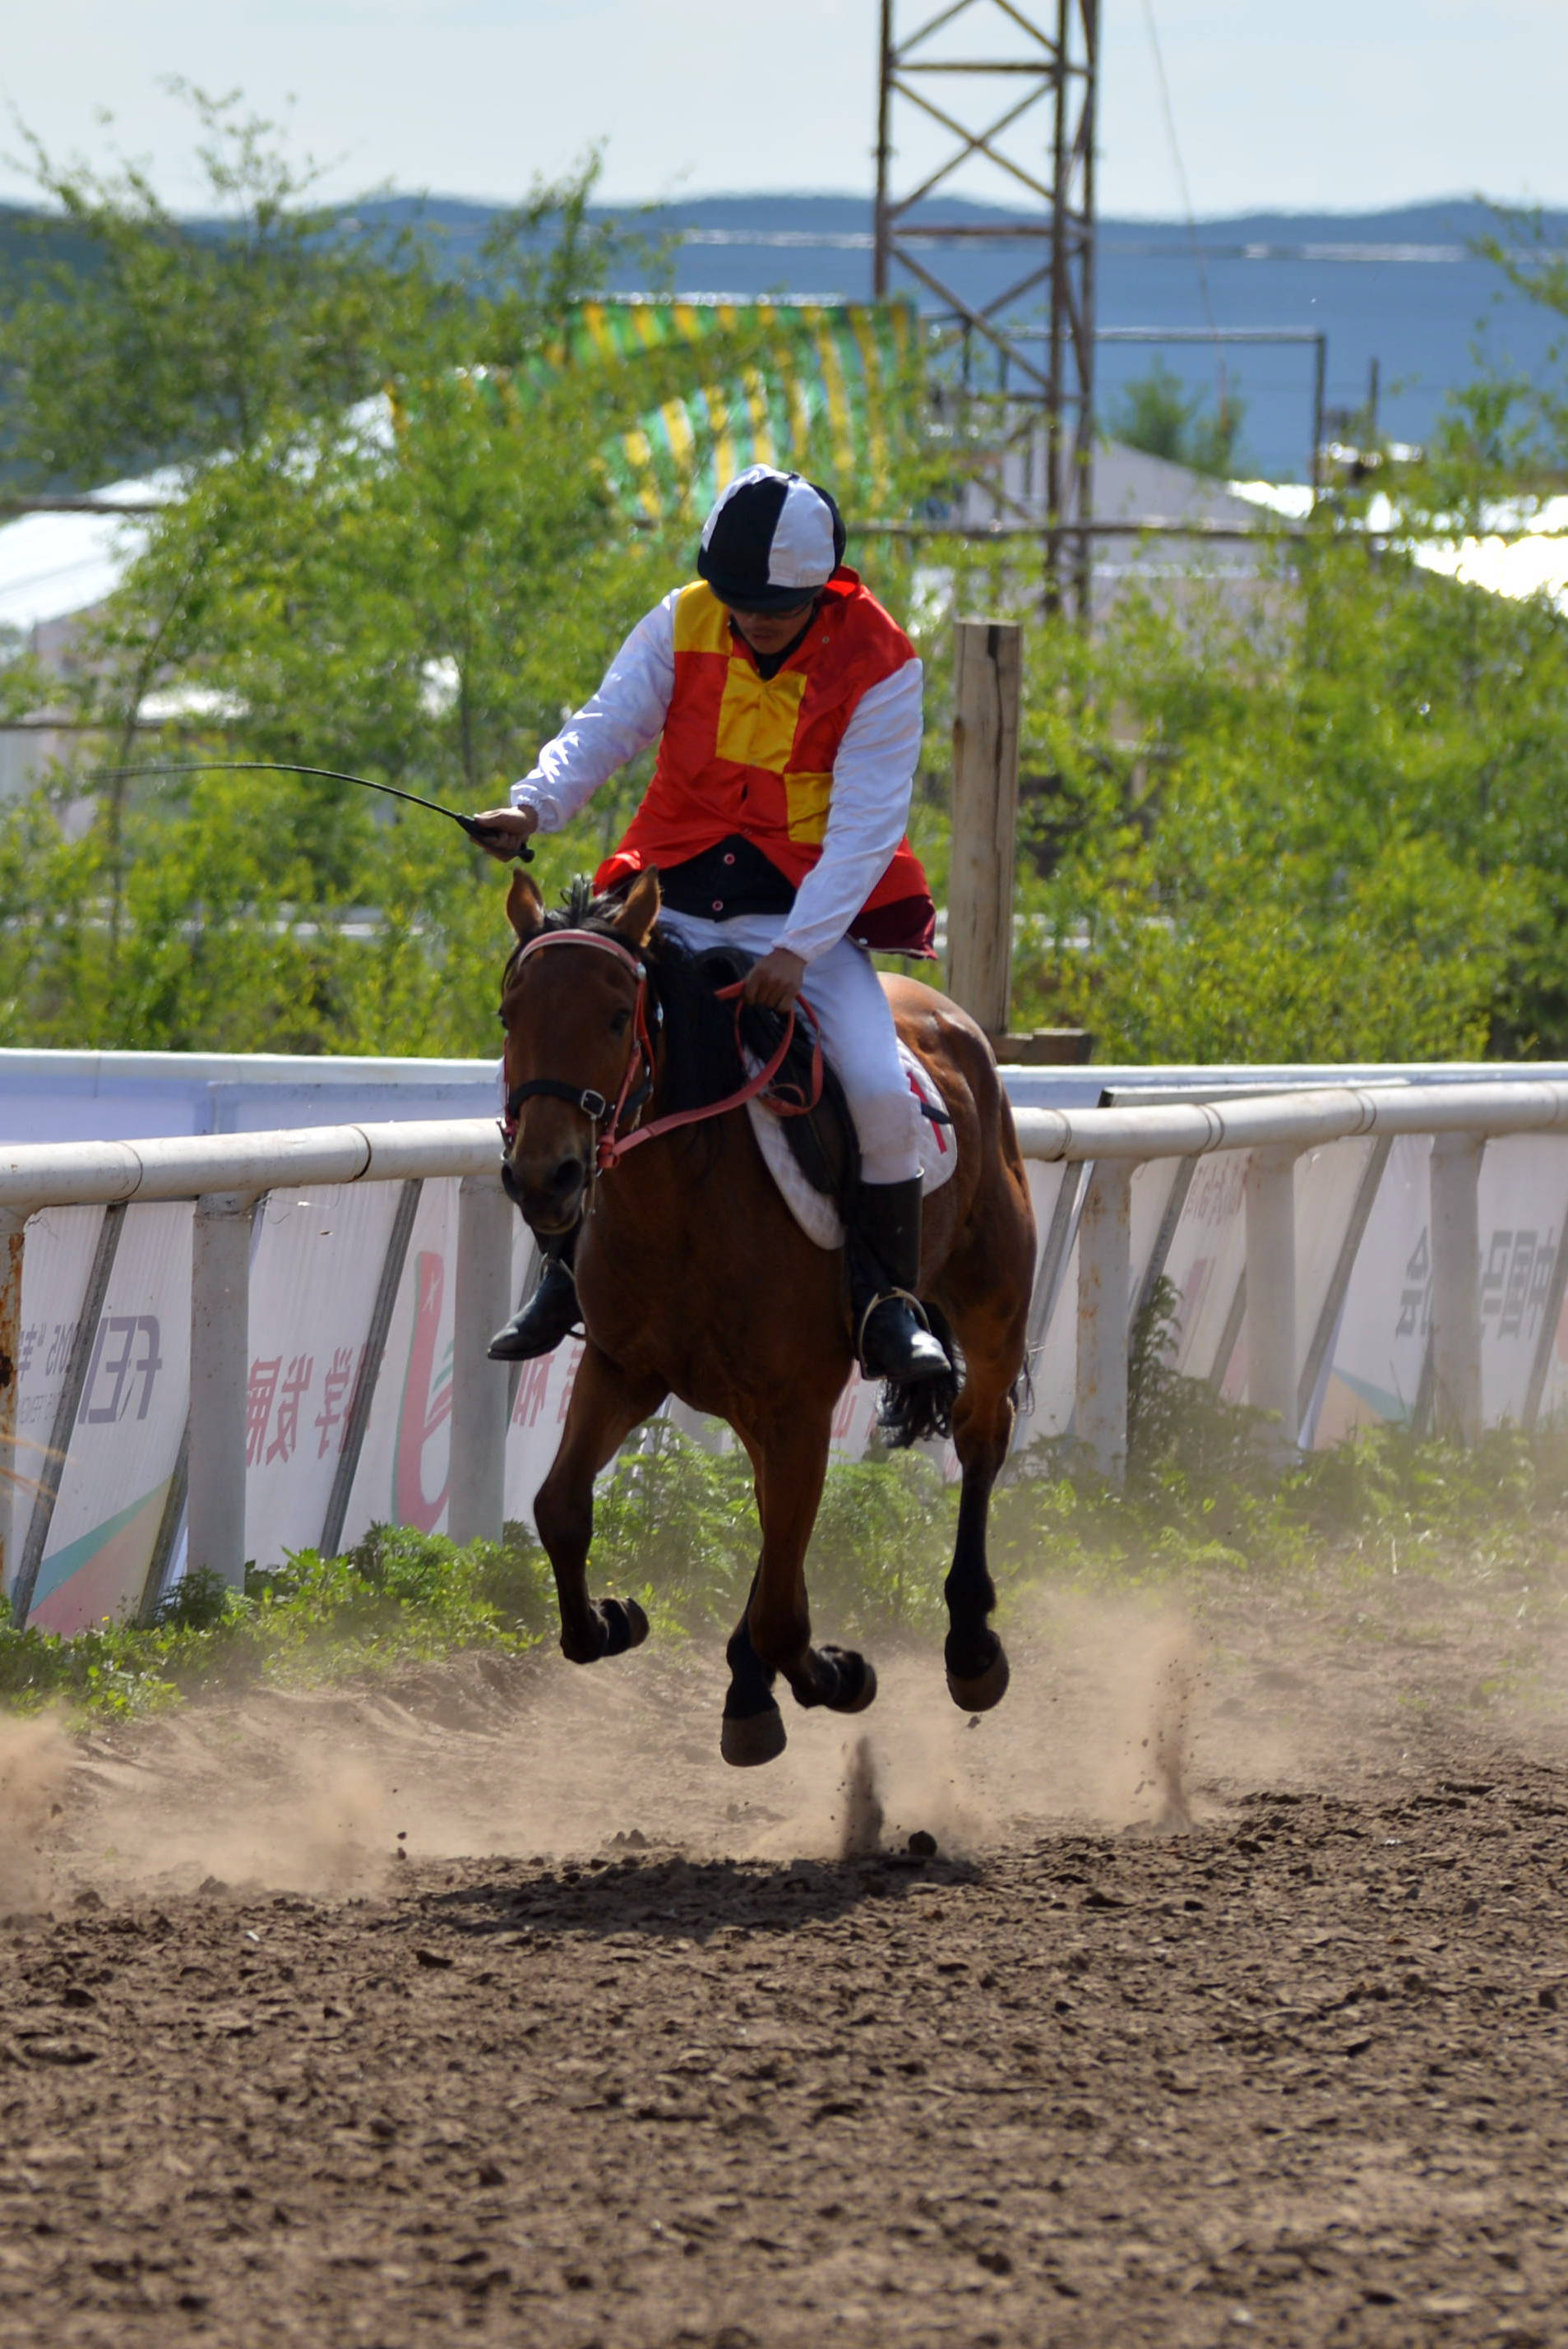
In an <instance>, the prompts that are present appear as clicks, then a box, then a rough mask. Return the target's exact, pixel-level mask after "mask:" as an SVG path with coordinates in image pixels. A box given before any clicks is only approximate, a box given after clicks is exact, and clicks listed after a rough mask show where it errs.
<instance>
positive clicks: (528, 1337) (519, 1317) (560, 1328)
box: [486, 1225, 583, 1362]
mask: <svg viewBox="0 0 1568 2349" xmlns="http://www.w3.org/2000/svg"><path fill="white" fill-rule="evenodd" d="M539 1245H540V1247H542V1248H543V1249H544V1252H545V1268H544V1270H543V1272H541V1274H540V1275H539V1286H538V1288H536V1289H535V1291H534V1294H533V1296H532V1297H531V1298H530V1299H528V1302H527V1303H526V1305H522V1306H519V1307H518V1309H517V1310H516V1312H515V1313H514V1315H513V1316H512V1319H511V1320H510V1321H508V1322H507V1324H506V1326H505V1328H504V1330H497V1331H496V1332H495V1335H494V1337H493V1338H492V1340H491V1341H490V1344H489V1346H488V1347H487V1349H486V1351H487V1352H488V1354H489V1356H490V1359H491V1361H493V1362H531V1361H533V1360H534V1359H535V1355H538V1354H547V1353H549V1352H550V1351H551V1350H553V1349H554V1348H555V1347H556V1346H558V1345H559V1344H560V1342H561V1340H562V1339H563V1338H568V1337H570V1335H571V1333H572V1331H573V1330H575V1329H576V1327H577V1324H578V1323H579V1321H581V1319H582V1318H583V1317H582V1315H581V1313H580V1312H579V1311H578V1309H577V1284H576V1279H575V1278H574V1277H573V1273H572V1259H573V1257H575V1256H576V1251H577V1226H576V1225H574V1226H573V1227H572V1229H571V1230H570V1231H569V1232H567V1233H566V1237H564V1238H562V1239H552V1240H542V1241H541V1242H540V1244H539Z"/></svg>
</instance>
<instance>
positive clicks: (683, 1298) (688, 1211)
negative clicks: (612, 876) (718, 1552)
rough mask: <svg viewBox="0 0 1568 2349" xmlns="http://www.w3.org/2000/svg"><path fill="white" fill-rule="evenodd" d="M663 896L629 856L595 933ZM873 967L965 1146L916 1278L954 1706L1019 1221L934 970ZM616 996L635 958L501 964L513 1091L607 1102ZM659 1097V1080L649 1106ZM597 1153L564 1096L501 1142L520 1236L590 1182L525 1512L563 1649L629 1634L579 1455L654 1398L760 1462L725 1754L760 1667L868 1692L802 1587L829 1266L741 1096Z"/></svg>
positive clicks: (980, 1569)
mask: <svg viewBox="0 0 1568 2349" xmlns="http://www.w3.org/2000/svg"><path fill="white" fill-rule="evenodd" d="M658 910H659V892H658V882H657V878H656V876H654V875H652V874H645V875H644V876H643V877H642V878H641V879H640V880H639V883H638V884H637V885H636V887H635V888H634V889H633V890H632V891H631V893H630V895H628V899H627V901H626V903H625V905H624V906H623V907H622V908H621V909H620V911H619V913H618V916H616V918H615V921H614V926H613V933H612V934H613V935H615V936H618V937H619V938H620V939H622V940H623V941H624V942H625V943H627V944H628V945H630V946H632V947H642V946H644V945H645V944H646V943H647V941H648V939H649V936H650V935H651V933H652V929H653V926H654V923H655V921H656V920H657V916H658ZM507 911H508V915H509V916H510V918H511V921H512V926H513V928H514V931H515V932H516V934H517V936H518V938H519V940H520V941H521V942H523V943H526V942H527V941H528V940H529V939H530V938H532V937H534V936H536V935H537V933H538V932H539V930H540V928H541V927H542V926H543V923H544V908H543V905H542V903H541V901H540V898H539V895H538V893H537V891H536V890H535V887H534V885H533V883H532V882H531V881H530V880H529V879H528V878H527V876H526V875H524V874H518V875H517V876H516V878H515V879H514V883H513V885H512V891H511V895H510V896H509V899H508V904H507ZM885 984H886V985H887V987H888V995H889V998H890V1000H891V1002H892V1005H893V1009H894V1015H895V1018H896V1019H897V1021H898V1029H899V1032H900V1033H901V1034H902V1036H903V1037H904V1038H905V1040H906V1041H907V1042H908V1043H909V1045H910V1047H911V1048H912V1050H914V1051H915V1052H916V1053H917V1054H918V1055H919V1058H920V1059H921V1060H922V1061H924V1062H925V1063H926V1065H927V1066H928V1067H929V1069H930V1071H931V1072H932V1075H933V1076H934V1078H935V1079H936V1081H937V1084H938V1086H939V1088H940V1092H941V1095H942V1099H943V1101H944V1102H945V1103H946V1105H947V1108H948V1111H949V1113H950V1116H951V1118H952V1120H953V1123H954V1128H955V1132H956V1139H957V1143H958V1148H959V1171H958V1173H957V1174H956V1176H955V1177H954V1179H953V1180H952V1181H951V1182H950V1183H949V1184H947V1185H944V1186H943V1188H942V1189H941V1190H940V1191H939V1192H937V1193H936V1194H934V1195H933V1197H932V1199H931V1200H930V1202H929V1206H928V1213H927V1218H926V1227H925V1234H924V1244H923V1249H922V1261H921V1280H920V1288H921V1293H922V1295H923V1296H925V1297H927V1298H928V1299H929V1300H930V1301H931V1302H933V1303H934V1304H936V1305H937V1306H939V1307H940V1309H942V1311H943V1312H944V1313H945V1314H946V1316H947V1318H948V1319H949V1321H950V1324H951V1327H952V1329H953V1331H954V1333H955V1334H956V1337H957V1339H958V1341H959V1344H960V1346H961V1350H962V1352H963V1356H964V1362H965V1375H964V1380H963V1384H962V1387H961V1392H960V1394H959V1398H958V1402H957V1403H956V1405H955V1408H954V1413H953V1440H954V1444H955V1445H956V1447H957V1451H958V1455H959V1460H960V1464H961V1469H962V1474H963V1497H962V1503H961V1513H960V1531H959V1541H958V1548H957V1552H956V1554H955V1557H954V1563H953V1570H952V1572H951V1574H950V1577H949V1580H948V1585H947V1591H948V1599H949V1605H950V1615H951V1621H952V1628H951V1630H950V1636H949V1641H948V1666H949V1679H950V1685H951V1687H952V1692H953V1694H954V1697H955V1700H956V1701H957V1702H961V1703H964V1704H969V1705H984V1704H988V1703H993V1702H996V1700H997V1698H998V1697H999V1696H1000V1695H1001V1693H1002V1689H1003V1687H1004V1686H1005V1676H1006V1664H1005V1660H1004V1658H1002V1651H1001V1649H1000V1645H999V1643H998V1642H997V1640H996V1637H995V1634H994V1633H993V1632H992V1631H991V1630H990V1629H989V1626H988V1624H987V1622H986V1617H987V1616H988V1614H989V1612H990V1609H991V1608H992V1605H993V1603H994V1593H993V1591H992V1586H991V1581H990V1577H989V1575H988V1573H987V1571H986V1567H985V1551H984V1527H985V1516H986V1508H987V1504H988V1501H989V1496H990V1492H991V1487H992V1483H993V1481H994V1479H995V1476H996V1475H997V1472H998V1470H999V1469H1000V1468H1001V1466H1002V1461H1003V1459H1004V1458H1005V1456H1006V1451H1007V1445H1008V1442H1009V1439H1010V1436H1011V1433H1012V1389H1013V1387H1014V1385H1015V1383H1016V1381H1017V1380H1018V1378H1019V1375H1020V1373H1021V1371H1022V1370H1023V1357H1024V1342H1025V1325H1026V1320H1027V1314H1028V1306H1029V1296H1030V1287H1031V1279H1032V1275H1033V1261H1034V1226H1033V1213H1032V1210H1031V1206H1030V1200H1029V1190H1028V1184H1027V1180H1026V1177H1025V1174H1024V1169H1023V1159H1022V1157H1021V1155H1020V1154H1019V1150H1018V1144H1017V1140H1016V1136H1015V1134H1014V1133H1013V1127H1012V1112H1011V1111H1010V1110H1009V1107H1008V1103H1007V1099H1006V1096H1005V1094H1004V1093H1003V1092H1002V1086H1001V1082H1000V1080H999V1078H998V1076H997V1072H996V1067H995V1063H994V1061H993V1060H992V1054H991V1050H990V1047H989V1046H988V1045H987V1043H986V1040H985V1038H984V1037H983V1035H982V1034H981V1031H980V1030H979V1029H978V1028H977V1027H976V1026H975V1025H974V1023H973V1022H972V1021H971V1019H968V1018H966V1016H965V1015H964V1014H963V1013H962V1012H961V1011H960V1010H959V1009H958V1008H957V1007H956V1006H955V1005H954V1004H951V1003H950V1002H948V1001H947V1000H946V999H944V998H943V997H941V996H940V995H938V994H936V993H935V992H934V991H933V990H932V989H931V988H927V987H923V986H920V985H919V984H918V983H916V982H915V981H913V980H909V979H893V980H890V981H887V982H885ZM634 995H635V983H634V981H633V979H632V978H631V976H630V974H629V973H628V972H627V971H626V970H625V969H624V968H622V967H620V966H618V963H617V961H616V960H615V959H614V958H613V957H609V956H607V955H605V954H602V953H599V952H596V951H594V950H592V949H588V948H585V949H584V950H582V951H581V952H579V953H576V954H574V953H572V952H570V951H569V950H568V949H567V948H566V947H564V946H563V947H560V948H559V949H554V950H552V951H550V952H548V953H545V954H540V955H535V956H532V957H528V958H527V960H526V961H525V962H524V963H522V964H521V965H518V964H516V963H514V966H513V968H512V969H511V971H510V972H509V978H508V985H507V988H506V992H505V997H504V1004H503V1018H504V1022H505V1026H506V1033H507V1043H506V1050H507V1083H508V1086H509V1088H511V1087H514V1086H516V1085H517V1084H520V1083H521V1082H523V1081H524V1080H525V1079H527V1078H530V1077H534V1076H539V1075H550V1076H554V1077H556V1078H560V1079H564V1080H566V1081H569V1082H570V1083H571V1084H572V1085H574V1086H591V1087H593V1088H595V1089H596V1090H597V1091H599V1092H603V1093H604V1094H605V1095H606V1096H607V1098H609V1099H612V1100H613V1099H614V1097H615V1095H616V1093H617V1092H618V1090H619V1087H620V1083H621V1080H622V1077H623V1074H624V1071H625V1068H626V1062H627V1055H628V1051H630V1050H632V1049H633V1045H632V1030H631V1023H630V1020H629V1019H628V1012H629V1010H630V1009H631V1006H632V1004H633V1000H634ZM657 1109H658V1094H657V1092H656V1093H655V1098H654V1102H653V1104H652V1107H651V1111H650V1112H649V1113H656V1112H657ZM593 1146H594V1133H593V1130H592V1127H591V1125H590V1123H589V1121H588V1119H587V1117H586V1116H585V1115H584V1114H583V1113H582V1112H580V1111H579V1110H577V1109H576V1108H575V1107H573V1106H571V1105H570V1104H568V1103H567V1102H561V1101H556V1100H553V1099H550V1098H547V1097H540V1096H535V1097H534V1098H532V1099H530V1100H529V1101H527V1102H525V1103H524V1105H523V1106H522V1109H521V1112H520V1114H519V1117H518V1122H517V1127H516V1133H515V1135H514V1140H513V1143H512V1146H511V1150H510V1154H509V1166H510V1174H511V1180H512V1183H513V1185H514V1195H515V1196H517V1197H518V1198H519V1200H520V1203H521V1204H522V1206H523V1208H524V1214H525V1215H526V1216H528V1218H529V1221H530V1222H531V1223H532V1224H533V1225H534V1226H535V1229H537V1230H540V1231H543V1232H549V1231H552V1230H557V1229H559V1228H561V1227H562V1226H563V1225H564V1224H569V1223H570V1222H571V1221H572V1220H573V1219H574V1217H575V1216H576V1212H577V1209H578V1206H579V1205H580V1201H581V1198H582V1195H583V1192H584V1191H585V1189H586V1190H587V1193H588V1198H589V1206H588V1212H587V1216H586V1218H585V1221H584V1226H583V1230H582V1234H581V1237H580V1239H579V1242H578V1247H577V1254H576V1270H577V1289H578V1295H579V1298H580V1300H581V1304H582V1310H583V1318H584V1324H585V1328H586V1330H587V1344H586V1347H585V1350H584V1353H583V1358H582V1361H581V1362H580V1364H579V1366H578V1370H577V1376H576V1385H575V1388H574V1390H573V1394H572V1400H571V1404H570V1407H569V1410H568V1413H567V1418H566V1430H565V1433H564V1434H563V1437H562V1441H561V1447H560V1450H559V1452H558V1454H557V1455H556V1461H555V1464H554V1465H553V1466H552V1468H551V1470H550V1472H549V1475H547V1476H546V1478H545V1483H544V1485H543V1486H542V1487H541V1488H540V1491H539V1494H538V1496H537V1499H536V1501H535V1521H536V1523H537V1526H538V1530H539V1535H540V1538H541V1540H542V1541H543V1542H544V1544H545V1548H546V1550H547V1551H548V1553H549V1556H550V1559H551V1562H552V1565H553V1566H554V1568H555V1571H556V1584H557V1588H558V1591H559V1596H560V1604H561V1644H562V1646H563V1648H564V1650H565V1651H566V1654H567V1655H568V1656H570V1657H572V1658H573V1659H574V1661H578V1662H588V1661H593V1660H594V1659H595V1658H597V1657H598V1656H600V1655H602V1654H604V1653H606V1652H607V1651H608V1650H610V1649H613V1648H616V1647H619V1646H624V1645H626V1644H628V1635H627V1633H626V1630H625V1622H624V1618H625V1610H624V1609H618V1607H617V1605H616V1602H613V1601H611V1602H607V1603H600V1604H599V1605H596V1604H595V1603H594V1602H592V1601H590V1599H589V1598H588V1594H587V1571H586V1569H587V1551H588V1544H589V1540H590V1537H591V1535H592V1529H593V1479H594V1477H595V1475H596V1474H597V1471H598V1470H599V1469H600V1468H601V1467H603V1465H604V1464H605V1463H606V1462H607V1460H608V1459H609V1458H610V1456H611V1455H612V1454H613V1453H614V1452H615V1451H616V1450H617V1448H618V1446H619V1444H621V1443H622V1442H623V1441H624V1440H625V1438H626V1437H627V1436H628V1434H629V1433H630V1432H631V1430H632V1429H633V1428H634V1427H636V1426H638V1425H639V1423H641V1422H642V1421H643V1420H645V1419H647V1418H648V1417H649V1414H650V1413H653V1412H655V1411H656V1410H657V1409H658V1408H659V1404H660V1403H661V1402H663V1401H664V1399H665V1397H666V1395H667V1394H671V1393H673V1394H675V1395H676V1396H678V1397H679V1398H680V1401H681V1402H685V1403H688V1404H690V1405H691V1406H692V1407H693V1408H694V1409H696V1410H698V1411H702V1412H709V1413H713V1414H714V1415H715V1416H716V1417H718V1418H721V1419H723V1420H726V1421H727V1422H728V1423H729V1424H730V1425H731V1426H732V1427H733V1429H734V1430H735V1432H736V1434H737V1435H738V1436H739V1438H740V1440H741V1442H742V1444H744V1445H745V1447H746V1450H747V1452H748V1453H749V1454H750V1455H751V1459H752V1462H753V1467H754V1470H755V1474H756V1491H757V1506H758V1512H759V1515H760V1517H761V1520H762V1530H763V1545H762V1554H761V1557H760V1559H759V1563H758V1570H757V1576H756V1579H755V1582H754V1584H753V1592H752V1598H751V1602H750V1606H749V1608H748V1610H747V1615H746V1618H745V1619H744V1621H743V1623H742V1625H741V1626H740V1627H739V1629H738V1630H737V1633H736V1638H735V1640H732V1643H731V1664H732V1671H733V1674H734V1678H733V1682H732V1688H731V1692H730V1700H729V1702H728V1704H727V1706H726V1735H725V1746H726V1751H727V1752H729V1753H730V1754H731V1755H732V1758H734V1759H742V1760H749V1759H753V1758H755V1759H766V1758H768V1755H769V1754H771V1753H775V1752H777V1751H778V1750H779V1748H780V1746H782V1744H783V1733H782V1725H780V1724H779V1723H778V1716H777V1713H776V1708H775V1707H774V1703H773V1700H772V1695H771V1683H772V1680H773V1676H774V1673H775V1672H783V1673H784V1677H785V1678H786V1679H787V1680H788V1682H790V1685H791V1687H792V1688H793V1690H794V1693H795V1695H796V1697H797V1698H798V1699H799V1700H800V1701H801V1702H803V1703H806V1704H817V1703H826V1704H828V1705H832V1706H835V1707H836V1708H838V1709H842V1710H857V1709H858V1707H859V1705H860V1704H861V1703H864V1702H869V1698H870V1693H871V1692H874V1689H875V1680H874V1676H872V1675H870V1674H869V1672H868V1670H867V1667H866V1666H865V1665H864V1664H863V1662H862V1660H861V1659H859V1658H858V1657H856V1656H854V1655H852V1654H849V1653H847V1652H846V1651H838V1650H828V1651H822V1650H819V1649H816V1648H814V1646H813V1644H812V1638H811V1619H810V1611H809V1608H808V1604H807V1598H806V1588H805V1553H806V1547H807V1544H808V1542H809V1540H810V1537H811V1530H812V1526H813V1524H814V1523H815V1516H816V1509H817V1504H818V1501H819V1499H820V1496H821V1492H822V1484H823V1478H824V1476H825V1475H826V1466H827V1457H828V1444H829V1431H830V1425H831V1421H832V1417H833V1412H834V1407H835V1404H836V1402H837V1399H838V1397H839V1395H840V1393H841V1392H842V1391H843V1388H844V1385H845V1381H846V1379H847V1378H848V1377H849V1375H850V1373H851V1371H852V1370H853V1368H854V1357H853V1353H852V1350H851V1345H850V1333H849V1321H848V1315H847V1311H846V1302H845V1295H844V1282H843V1272H842V1265H841V1260H840V1257H838V1256H837V1255H836V1254H835V1253H828V1252H825V1251H824V1250H822V1249H820V1248H818V1247H815V1245H814V1244H813V1243H812V1242H811V1241H810V1240H808V1239H807V1238H806V1237H805V1234H804V1233H803V1232H802V1231H801V1230H800V1229H799V1227H798V1226H797V1225H796V1224H795V1222H794V1218H793V1217H792V1216H791V1215H790V1213H789V1211H788V1209H787V1208H786V1207H785V1206H784V1202H783V1201H782V1200H781V1199H780V1197H779V1195H778V1193H777V1191H776V1189H775V1187H774V1183H773V1180H772V1177H771V1176H770V1175H769V1174H768V1172H767V1169H766V1167H765V1165H764V1164H763V1159H762V1155H761V1154H760V1152H759V1151H758V1149H757V1145H756V1143H755V1141H754V1139H753V1135H752V1132H751V1128H750V1124H749V1122H748V1120H747V1118H746V1117H745V1115H744V1113H743V1112H740V1111H733V1112H729V1113H728V1114H726V1115H724V1116H722V1117H720V1118H717V1119H714V1120H712V1121H711V1122H708V1123H704V1124H702V1125H700V1126H695V1127H691V1128H689V1129H687V1130H685V1131H683V1132H681V1133H673V1134H670V1135H669V1136H666V1137H663V1138H661V1139H659V1140H657V1141H654V1142H652V1143H649V1144H648V1145H647V1146H646V1147H644V1148H641V1149H639V1150H635V1151H633V1152H632V1153H631V1154H629V1155H628V1157H627V1158H626V1159H625V1160H624V1162H623V1163H622V1164H619V1165H618V1166H617V1167H615V1168H614V1170H613V1171H612V1172H611V1173H609V1174H607V1175H604V1176H602V1177H600V1178H599V1179H598V1180H597V1182H595V1180H594V1178H593V1174H592V1171H591V1169H592V1152H593ZM629 1636H632V1637H635V1636H639V1634H638V1633H637V1632H635V1631H633V1632H632V1633H630V1635H629ZM764 1745H765V1746H766V1747H767V1748H768V1752H767V1753H764V1752H763V1751H762V1750H761V1748H762V1747H763V1746H764ZM749 1749H755V1750H749Z"/></svg>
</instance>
